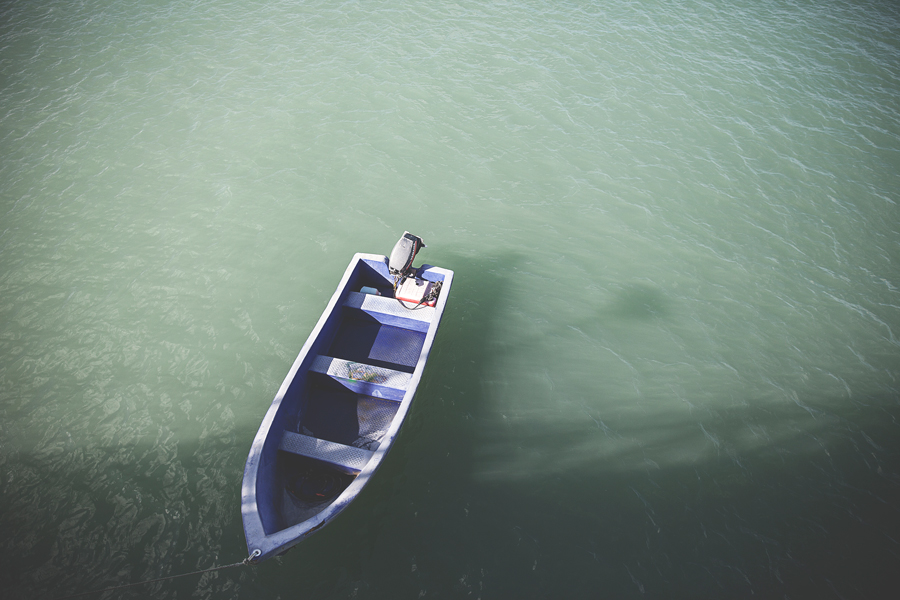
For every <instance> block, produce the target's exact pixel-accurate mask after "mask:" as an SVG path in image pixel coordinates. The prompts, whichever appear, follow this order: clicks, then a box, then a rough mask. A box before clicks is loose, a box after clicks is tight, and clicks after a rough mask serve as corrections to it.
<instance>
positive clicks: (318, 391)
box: [241, 232, 453, 562]
mask: <svg viewBox="0 0 900 600" xmlns="http://www.w3.org/2000/svg"><path fill="white" fill-rule="evenodd" d="M422 247H424V243H423V242H422V239H421V238H419V237H417V236H414V235H412V234H410V233H409V232H405V233H404V234H403V237H401V238H400V241H398V242H397V244H396V245H395V247H394V250H393V251H392V252H391V255H390V257H387V256H381V255H378V254H356V255H355V256H354V257H353V260H351V261H350V264H349V266H348V267H347V270H346V271H345V272H344V276H343V277H342V278H341V281H340V284H339V285H338V287H337V290H336V291H335V292H334V295H333V296H332V297H331V300H330V301H329V302H328V306H326V308H325V311H324V312H323V313H322V316H321V317H320V318H319V321H318V323H317V324H316V326H315V328H314V329H313V331H312V333H311V334H310V335H309V338H308V339H307V340H306V343H305V344H304V345H303V348H302V349H301V350H300V354H299V355H298V356H297V359H296V360H295V361H294V363H293V365H292V366H291V368H290V371H289V372H288V374H287V377H285V379H284V382H283V383H282V384H281V388H280V389H279V390H278V393H277V394H276V395H275V399H274V400H273V401H272V405H271V406H270V407H269V410H268V411H267V412H266V415H265V417H264V418H263V421H262V424H261V425H260V428H259V432H258V433H257V434H256V437H255V438H254V440H253V445H252V446H251V448H250V453H249V455H248V457H247V463H246V466H245V467H244V479H243V483H242V486H241V514H242V517H243V523H244V535H245V537H246V540H247V549H248V551H249V553H250V556H249V561H250V562H259V561H263V560H266V559H268V558H271V557H272V556H277V555H280V554H283V553H284V552H286V551H287V550H289V549H291V548H292V547H294V546H295V545H296V544H298V543H300V542H301V541H302V540H303V539H305V538H306V537H307V536H309V535H310V534H312V533H313V532H316V531H318V530H319V529H321V528H322V527H323V526H324V525H325V524H327V523H328V522H329V521H331V520H332V519H334V518H335V517H336V516H337V515H338V514H339V513H340V512H341V511H342V510H343V509H344V508H346V507H347V506H348V505H349V504H350V503H351V502H352V501H353V500H354V499H355V498H356V497H357V496H358V495H359V493H360V492H361V491H362V489H363V488H364V487H365V485H366V484H367V483H368V482H369V480H370V479H371V477H372V476H373V475H374V474H375V472H376V471H377V469H378V467H379V466H380V465H381V464H382V463H383V462H384V458H385V456H386V455H387V452H388V451H389V450H390V449H391V446H392V445H393V444H394V441H395V440H396V438H397V434H398V432H399V431H400V427H401V425H402V424H403V421H404V419H405V418H406V416H407V414H409V410H410V407H411V405H412V402H413V397H414V396H415V393H416V387H417V386H418V384H419V381H420V380H421V378H422V373H423V371H424V369H425V364H426V362H427V360H428V355H429V353H430V351H431V348H432V345H433V343H434V338H435V334H436V333H437V330H438V325H439V324H440V321H441V315H442V314H443V312H444V308H445V307H446V304H447V297H448V295H449V293H450V286H451V284H452V281H453V271H451V270H448V269H443V268H439V267H434V266H431V265H422V266H420V267H417V268H415V267H413V266H412V263H413V260H414V259H415V255H416V253H417V252H418V251H419V249H420V248H422Z"/></svg>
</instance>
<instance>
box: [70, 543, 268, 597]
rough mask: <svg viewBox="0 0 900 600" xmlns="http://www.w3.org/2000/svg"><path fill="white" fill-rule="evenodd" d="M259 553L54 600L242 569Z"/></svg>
mask: <svg viewBox="0 0 900 600" xmlns="http://www.w3.org/2000/svg"><path fill="white" fill-rule="evenodd" d="M260 554H261V552H260V551H259V550H254V551H253V554H251V555H250V556H248V557H247V558H245V559H244V560H242V561H241V562H236V563H233V564H230V565H223V566H221V567H212V568H209V569H202V570H200V571H193V572H192V573H181V574H180V575H169V576H168V577H160V578H158V579H148V580H146V581H138V582H136V583H126V584H125V585H116V586H113V587H108V588H103V589H102V590H91V591H90V592H81V593H79V594H72V595H71V596H62V597H60V598H55V599H54V600H69V599H70V598H80V597H81V596H87V595H88V594H102V593H103V592H111V591H113V590H123V589H125V588H130V587H135V586H138V585H145V584H147V583H159V582H160V581H169V580H170V579H178V578H180V577H190V576H191V575H200V574H201V573H210V572H212V571H221V570H222V569H231V568H233V567H242V566H244V565H249V564H251V563H252V562H253V561H254V560H256V557H257V556H259V555H260Z"/></svg>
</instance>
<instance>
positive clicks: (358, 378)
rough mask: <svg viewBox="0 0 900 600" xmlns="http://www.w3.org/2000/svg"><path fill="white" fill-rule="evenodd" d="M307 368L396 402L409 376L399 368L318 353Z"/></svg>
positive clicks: (344, 384) (364, 391) (351, 388)
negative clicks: (387, 367) (393, 368)
mask: <svg viewBox="0 0 900 600" xmlns="http://www.w3.org/2000/svg"><path fill="white" fill-rule="evenodd" d="M309 370H310V371H312V372H313V373H321V374H322V375H327V376H329V377H331V378H332V379H334V380H335V381H337V382H338V383H340V384H341V385H343V386H344V387H346V388H347V389H349V390H352V391H354V392H356V393H358V394H365V395H367V396H374V397H375V398H384V399H386V400H396V401H398V402H399V401H400V400H403V396H404V395H405V394H406V388H407V387H408V386H409V380H410V378H412V375H411V374H409V373H403V372H402V371H394V370H392V369H386V368H384V367H376V366H373V365H367V364H364V363H360V362H354V361H351V360H343V359H341V358H332V357H330V356H324V355H321V354H320V355H319V356H317V357H316V358H315V359H314V360H313V362H312V365H310V367H309Z"/></svg>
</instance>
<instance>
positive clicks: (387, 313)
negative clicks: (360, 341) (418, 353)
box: [344, 292, 435, 333]
mask: <svg viewBox="0 0 900 600" xmlns="http://www.w3.org/2000/svg"><path fill="white" fill-rule="evenodd" d="M406 304H407V305H408V306H409V308H404V307H403V306H401V305H400V302H399V301H398V300H397V299H396V298H386V297H384V296H376V295H374V294H361V293H359V292H350V294H349V295H348V296H347V301H346V302H344V306H346V307H348V308H355V309H358V310H361V311H362V312H364V313H366V314H367V315H369V316H371V317H372V318H373V319H375V320H376V321H378V322H379V323H381V324H383V325H391V326H393V327H400V328H403V329H411V330H413V331H420V332H422V333H425V332H427V331H428V327H429V326H430V325H431V321H432V320H433V319H434V310H435V309H434V307H433V306H419V307H417V308H415V309H413V308H412V306H413V305H412V304H411V303H409V302H407V303H406Z"/></svg>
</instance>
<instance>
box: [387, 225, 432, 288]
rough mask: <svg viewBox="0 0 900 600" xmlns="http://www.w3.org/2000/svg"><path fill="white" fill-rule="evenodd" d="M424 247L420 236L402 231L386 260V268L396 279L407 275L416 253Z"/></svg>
mask: <svg viewBox="0 0 900 600" xmlns="http://www.w3.org/2000/svg"><path fill="white" fill-rule="evenodd" d="M425 247H426V246H425V242H423V241H422V238H420V237H419V236H417V235H413V234H411V233H410V232H408V231H404V232H403V237H402V238H400V240H399V241H398V242H397V243H396V244H394V249H393V250H391V258H390V260H389V261H388V270H390V272H391V275H393V276H394V277H395V279H396V280H400V279H403V278H405V277H407V276H409V270H410V269H411V268H412V264H413V260H415V258H416V253H417V252H418V251H419V250H420V249H421V248H425Z"/></svg>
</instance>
